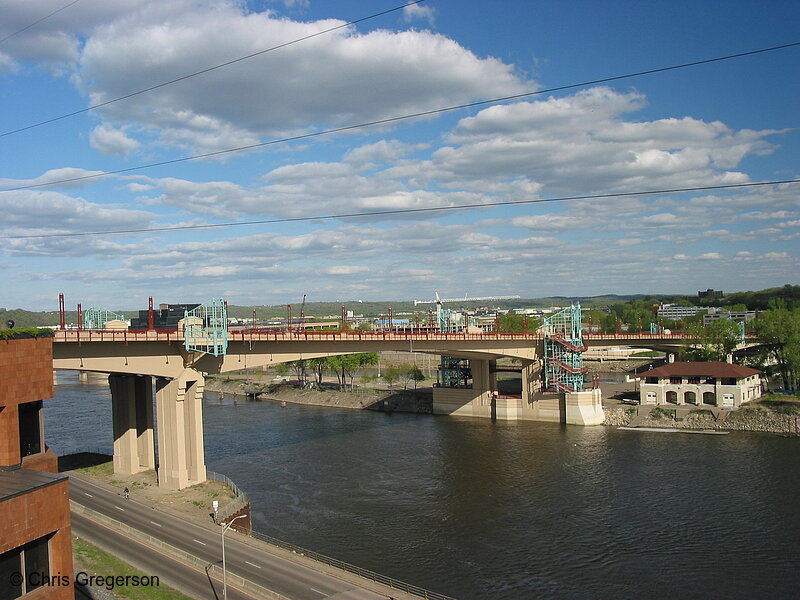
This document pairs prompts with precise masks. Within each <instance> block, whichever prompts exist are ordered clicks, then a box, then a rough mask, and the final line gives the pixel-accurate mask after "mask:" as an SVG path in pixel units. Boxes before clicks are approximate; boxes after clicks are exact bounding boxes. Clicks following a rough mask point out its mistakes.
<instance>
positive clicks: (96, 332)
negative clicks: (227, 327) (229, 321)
mask: <svg viewBox="0 0 800 600" xmlns="http://www.w3.org/2000/svg"><path fill="white" fill-rule="evenodd" d="M748 337H751V336H748ZM542 339H544V336H543V335H542V334H540V333H466V332H463V333H436V332H428V331H422V332H406V331H307V330H304V331H287V330H283V331H279V330H270V331H268V330H255V329H254V330H241V331H235V330H234V331H228V340H229V341H235V342H249V341H254V342H259V341H264V342H280V341H291V342H298V341H315V340H324V341H336V340H342V341H345V340H346V341H380V340H387V341H390V340H391V341H394V340H420V341H422V340H427V341H430V340H442V341H450V340H453V341H456V340H476V341H477V340H487V341H488V340H493V341H494V340H517V341H520V340H531V341H541V340H542ZM583 339H584V342H589V343H594V344H597V343H598V342H611V343H613V342H635V341H637V340H641V341H643V342H645V341H649V342H654V341H673V340H686V339H694V336H692V335H691V334H688V333H684V332H674V333H668V334H665V333H639V332H636V333H585V334H583ZM53 341H54V342H71V343H75V342H78V343H83V342H125V343H128V342H153V341H159V342H169V343H171V342H177V343H181V344H182V343H183V342H184V338H183V333H182V332H178V331H176V330H158V329H153V330H121V331H119V330H103V329H82V330H78V329H67V330H57V331H55V332H54V336H53Z"/></svg>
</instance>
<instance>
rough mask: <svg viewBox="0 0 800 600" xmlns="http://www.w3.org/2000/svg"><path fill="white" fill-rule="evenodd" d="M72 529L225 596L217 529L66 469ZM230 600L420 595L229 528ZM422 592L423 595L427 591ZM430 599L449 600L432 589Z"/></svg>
mask: <svg viewBox="0 0 800 600" xmlns="http://www.w3.org/2000/svg"><path fill="white" fill-rule="evenodd" d="M69 476H70V501H71V505H72V515H73V528H74V529H75V533H76V534H78V535H79V536H81V537H84V538H85V539H87V541H90V542H93V543H96V544H97V545H99V546H101V547H103V548H106V549H107V550H109V551H111V552H112V553H115V554H119V555H120V556H121V558H123V559H125V560H127V561H129V562H130V563H131V564H133V565H134V566H137V567H139V568H141V569H144V570H145V572H146V573H147V574H148V575H158V576H159V577H161V579H162V581H163V582H164V583H166V584H168V585H172V586H173V587H175V588H176V589H179V590H180V591H183V592H184V593H187V594H189V595H191V596H193V597H197V598H221V597H222V569H221V539H220V538H221V536H220V533H221V531H220V528H219V527H218V526H216V525H214V524H212V523H208V524H202V523H198V522H196V521H192V520H188V519H184V518H182V517H181V516H179V515H176V514H174V513H167V512H164V511H159V510H158V509H157V507H156V506H155V505H152V504H149V503H146V502H143V501H141V500H138V499H136V498H130V499H128V500H125V499H124V498H122V496H121V495H120V493H119V490H117V489H115V488H113V487H112V486H109V485H106V484H104V483H101V482H98V481H96V480H94V479H92V478H90V477H87V476H85V475H81V474H76V473H74V472H70V473H69ZM225 554H226V565H227V577H228V595H229V597H230V598H231V600H240V599H245V600H246V599H248V598H253V599H256V600H262V599H264V598H272V599H275V600H320V599H322V598H332V599H335V600H387V599H389V598H393V599H395V600H400V599H403V600H410V599H412V598H419V597H420V596H414V595H411V594H408V593H405V592H401V591H398V590H397V589H393V588H391V587H389V586H386V585H382V584H380V583H377V582H375V581H370V580H369V579H366V578H364V577H359V576H358V575H355V574H353V573H350V572H347V571H344V570H341V569H337V568H335V567H332V566H330V565H326V564H323V563H321V562H317V561H315V560H312V559H310V558H308V557H306V556H303V555H300V554H296V553H293V552H289V551H286V550H283V549H281V548H278V547H275V546H272V545H270V544H267V543H265V542H261V541H259V540H256V539H254V538H251V537H248V536H245V535H242V534H239V533H238V532H236V531H234V530H232V529H230V530H228V532H227V533H226V534H225ZM423 597H424V596H423ZM429 597H431V598H445V597H444V596H440V595H438V594H430V596H429Z"/></svg>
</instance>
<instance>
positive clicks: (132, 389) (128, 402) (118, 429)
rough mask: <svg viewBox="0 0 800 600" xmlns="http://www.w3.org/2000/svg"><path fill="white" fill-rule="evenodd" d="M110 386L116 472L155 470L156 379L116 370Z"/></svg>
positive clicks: (110, 380) (132, 472) (112, 375)
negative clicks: (154, 422)
mask: <svg viewBox="0 0 800 600" xmlns="http://www.w3.org/2000/svg"><path fill="white" fill-rule="evenodd" d="M108 385H109V387H110V388H111V414H112V421H113V427H114V473H117V474H120V475H133V474H134V473H139V472H141V471H147V470H149V469H154V468H155V446H154V443H153V442H154V440H153V380H152V378H150V377H142V376H137V375H121V374H117V373H112V374H111V375H109V376H108Z"/></svg>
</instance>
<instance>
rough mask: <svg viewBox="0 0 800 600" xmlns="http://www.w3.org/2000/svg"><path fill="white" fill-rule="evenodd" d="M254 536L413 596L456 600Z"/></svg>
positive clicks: (274, 540)
mask: <svg viewBox="0 0 800 600" xmlns="http://www.w3.org/2000/svg"><path fill="white" fill-rule="evenodd" d="M252 536H253V537H254V538H256V539H257V540H261V541H262V542H266V543H268V544H271V545H273V546H278V547H279V548H283V549H284V550H288V551H289V552H292V553H294V554H297V555H300V556H305V557H306V558H310V559H312V560H315V561H317V562H321V563H323V564H326V565H328V566H331V567H335V568H337V569H341V570H342V571H347V572H348V573H352V574H354V575H358V576H359V577H363V578H364V579H369V580H371V581H374V582H376V583H380V584H383V585H385V586H388V587H390V588H392V589H395V590H399V591H401V592H405V593H407V594H411V595H412V596H417V597H418V598H425V599H426V600H455V599H454V598H452V597H451V596H445V595H444V594H439V593H437V592H432V591H431V590H426V589H425V588H421V587H419V586H416V585H412V584H410V583H405V582H403V581H398V580H397V579H394V578H393V577H388V576H386V575H381V574H380V573H376V572H375V571H370V570H368V569H362V568H361V567H357V566H355V565H351V564H349V563H346V562H344V561H342V560H338V559H336V558H331V557H330V556H325V555H324V554H320V553H319V552H314V551H313V550H306V549H305V548H301V547H300V546H296V545H294V544H291V543H289V542H284V541H283V540H279V539H276V538H274V537H270V536H268V535H264V534H263V533H259V532H257V531H254V532H253V533H252Z"/></svg>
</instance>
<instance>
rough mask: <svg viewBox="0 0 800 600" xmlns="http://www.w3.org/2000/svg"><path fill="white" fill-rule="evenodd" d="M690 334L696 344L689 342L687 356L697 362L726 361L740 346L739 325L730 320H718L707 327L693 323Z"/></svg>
mask: <svg viewBox="0 0 800 600" xmlns="http://www.w3.org/2000/svg"><path fill="white" fill-rule="evenodd" d="M689 334H691V335H692V336H693V337H695V339H696V342H694V343H692V342H689V343H690V347H689V348H687V349H686V354H687V355H688V356H690V357H692V358H694V359H695V360H708V361H724V360H725V359H726V358H727V356H728V355H729V354H730V353H731V352H733V350H734V348H736V346H738V345H739V324H738V323H737V322H735V321H731V320H730V319H716V320H714V321H712V322H711V323H709V324H708V325H706V326H703V324H702V323H693V324H691V325H690V326H689Z"/></svg>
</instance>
